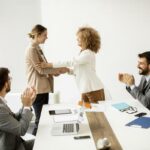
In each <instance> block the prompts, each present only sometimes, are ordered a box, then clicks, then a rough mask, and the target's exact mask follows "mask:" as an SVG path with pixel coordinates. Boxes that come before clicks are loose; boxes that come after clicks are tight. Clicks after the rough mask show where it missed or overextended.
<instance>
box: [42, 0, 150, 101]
mask: <svg viewBox="0 0 150 150" xmlns="http://www.w3.org/2000/svg"><path fill="white" fill-rule="evenodd" d="M41 2H42V3H41V4H42V22H43V24H44V25H45V26H47V27H48V30H49V39H48V41H47V43H46V45H45V47H44V49H45V53H46V56H47V58H48V60H49V61H53V60H63V59H69V58H70V57H72V56H73V55H75V54H77V53H78V52H79V48H78V47H77V42H76V37H75V34H76V31H77V29H78V27H80V26H83V25H89V26H92V27H94V28H96V29H97V30H98V31H99V33H100V34H101V38H102V48H101V52H100V53H99V54H98V55H97V73H98V75H99V77H100V78H101V80H102V81H103V83H104V84H105V86H106V87H107V89H109V91H110V93H111V95H112V98H113V99H124V98H128V97H129V98H130V95H129V94H128V93H127V92H126V91H125V88H124V85H123V84H121V83H120V82H118V79H117V74H118V73H119V72H129V73H132V74H135V75H136V76H135V77H136V79H137V80H139V75H138V70H137V68H136V65H137V54H138V53H139V52H143V51H145V50H149V48H150V41H149V36H150V29H149V27H150V9H149V6H150V1H149V0H126V1H124V0H41ZM55 89H56V90H60V91H61V93H62V94H63V97H64V96H65V100H69V99H70V98H71V97H72V100H73V99H76V100H77V97H78V96H79V95H78V96H77V93H78V92H77V89H76V87H75V83H74V81H73V80H72V78H70V77H67V75H65V76H63V75H62V76H61V77H58V78H57V79H56V82H55ZM66 95H67V96H66ZM73 97H74V98H73Z"/></svg>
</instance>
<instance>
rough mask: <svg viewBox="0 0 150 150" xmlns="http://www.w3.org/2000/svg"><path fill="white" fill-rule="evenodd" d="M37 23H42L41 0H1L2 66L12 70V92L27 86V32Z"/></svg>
mask: <svg viewBox="0 0 150 150" xmlns="http://www.w3.org/2000/svg"><path fill="white" fill-rule="evenodd" d="M37 23H41V9H40V0H0V66H3V67H8V68H9V69H10V71H11V76H12V77H13V81H12V92H20V91H22V89H24V87H25V86H26V78H25V62H24V60H25V56H24V53H25V48H26V47H27V45H28V37H27V34H28V33H29V32H30V30H31V28H32V26H33V25H35V24H37Z"/></svg>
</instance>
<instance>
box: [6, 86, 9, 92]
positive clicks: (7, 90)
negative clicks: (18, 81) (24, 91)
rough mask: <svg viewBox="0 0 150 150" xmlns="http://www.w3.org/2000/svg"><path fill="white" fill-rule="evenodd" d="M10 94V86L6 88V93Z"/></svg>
mask: <svg viewBox="0 0 150 150" xmlns="http://www.w3.org/2000/svg"><path fill="white" fill-rule="evenodd" d="M8 92H10V85H8V86H7V88H6V93H8Z"/></svg>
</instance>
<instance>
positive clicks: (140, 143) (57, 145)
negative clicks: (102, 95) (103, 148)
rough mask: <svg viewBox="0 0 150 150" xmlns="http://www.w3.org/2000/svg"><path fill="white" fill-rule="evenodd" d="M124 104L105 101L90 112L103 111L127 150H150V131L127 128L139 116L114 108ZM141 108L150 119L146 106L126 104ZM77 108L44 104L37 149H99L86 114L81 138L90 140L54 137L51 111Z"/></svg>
mask: <svg viewBox="0 0 150 150" xmlns="http://www.w3.org/2000/svg"><path fill="white" fill-rule="evenodd" d="M118 102H123V101H113V100H112V101H105V102H101V103H100V104H99V105H94V107H93V108H92V109H91V110H88V109H87V110H86V111H98V112H99V111H103V112H104V114H105V116H106V118H107V120H108V122H109V124H110V126H111V128H112V129H113V132H114V133H115V135H116V137H117V139H118V141H119V143H120V145H121V146H122V148H123V150H150V144H149V139H150V128H148V129H142V128H137V127H128V126H125V124H127V123H128V122H130V121H132V120H133V119H135V118H136V117H135V116H134V115H135V114H127V113H126V112H120V111H118V110H117V109H115V108H113V107H112V104H114V103H118ZM124 102H126V103H128V104H129V105H131V106H134V107H136V108H137V109H138V113H139V112H146V113H147V115H146V116H149V117H150V111H149V110H148V109H146V108H145V107H143V105H142V104H140V103H139V102H138V101H136V100H133V99H132V100H128V101H124ZM64 108H71V109H76V108H77V106H75V105H71V104H54V105H44V106H43V109H42V113H41V118H40V122H39V127H38V131H37V135H36V138H35V144H34V148H33V150H60V149H64V150H70V149H71V150H96V146H95V143H94V140H93V137H92V134H91V131H90V127H89V124H88V121H87V118H86V115H85V114H84V121H83V123H82V124H80V132H79V134H78V135H90V136H91V138H90V139H84V140H74V138H73V137H74V135H71V136H70V135H69V136H52V135H51V128H52V124H53V123H54V120H53V117H52V116H50V115H49V113H48V111H49V110H52V109H64Z"/></svg>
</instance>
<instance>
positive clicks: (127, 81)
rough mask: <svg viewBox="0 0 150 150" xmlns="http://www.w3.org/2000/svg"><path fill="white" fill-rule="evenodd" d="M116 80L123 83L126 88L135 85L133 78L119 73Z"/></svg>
mask: <svg viewBox="0 0 150 150" xmlns="http://www.w3.org/2000/svg"><path fill="white" fill-rule="evenodd" d="M118 79H119V81H120V82H123V83H125V84H126V85H127V86H131V85H134V84H135V79H134V76H133V75H131V74H128V73H119V75H118Z"/></svg>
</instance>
